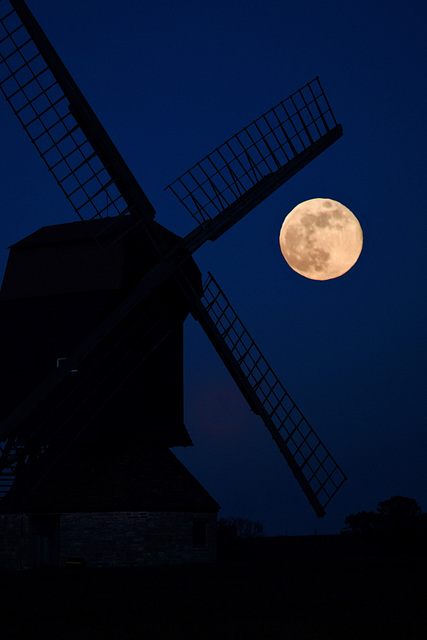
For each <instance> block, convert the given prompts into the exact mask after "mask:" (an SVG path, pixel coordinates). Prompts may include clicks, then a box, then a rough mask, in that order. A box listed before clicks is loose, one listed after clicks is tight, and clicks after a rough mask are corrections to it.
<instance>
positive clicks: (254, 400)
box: [201, 274, 346, 517]
mask: <svg viewBox="0 0 427 640" xmlns="http://www.w3.org/2000/svg"><path fill="white" fill-rule="evenodd" d="M201 303H202V305H203V307H204V309H205V311H206V312H207V314H208V316H209V318H210V319H211V321H212V323H213V325H214V326H215V330H216V331H217V332H218V334H219V336H220V339H221V340H222V341H223V343H224V345H225V346H226V350H225V352H224V351H223V352H222V354H221V357H222V358H223V360H224V363H225V364H226V366H227V367H228V368H229V369H230V372H231V373H232V374H235V373H236V368H237V369H238V370H240V372H241V374H242V376H241V385H242V386H243V388H242V391H243V393H244V395H245V396H246V398H247V400H248V402H249V404H250V405H251V406H252V408H253V410H254V411H255V412H256V413H259V415H260V416H261V418H262V419H263V421H264V423H265V425H266V426H267V428H268V430H269V431H270V434H271V436H272V437H273V439H274V440H275V442H276V444H277V445H278V447H279V449H280V451H281V453H282V454H283V456H284V457H285V459H286V461H287V462H288V464H289V466H290V468H291V470H292V472H293V473H294V475H295V477H296V479H297V480H298V482H299V483H300V485H301V487H302V489H303V491H304V493H305V494H306V496H307V498H308V499H309V501H310V503H311V504H312V506H313V508H314V509H315V511H316V513H317V515H319V516H320V517H321V516H323V515H324V514H325V507H326V505H327V504H328V503H329V502H330V500H331V499H332V498H333V497H334V495H335V494H336V493H337V491H338V489H339V488H340V487H341V485H342V484H343V483H344V482H345V480H346V476H345V475H344V473H343V471H342V470H341V468H340V467H339V466H338V464H337V463H336V461H335V460H334V458H333V457H332V456H331V454H330V453H329V451H328V450H327V449H326V447H325V445H324V444H323V443H322V442H321V440H320V438H319V437H318V436H317V434H316V433H315V432H314V431H313V429H312V427H311V425H310V424H309V422H308V420H307V419H306V418H305V417H304V415H303V414H302V413H301V411H300V410H299V409H298V407H297V405H296V404H295V402H294V401H293V400H292V398H291V396H290V395H289V393H288V392H287V391H286V389H285V388H284V386H283V385H282V383H281V382H280V380H279V379H278V377H277V376H276V374H275V373H274V371H273V370H272V368H271V367H270V365H269V364H268V362H267V360H266V359H265V358H264V356H263V355H262V353H261V351H260V350H259V349H258V347H257V346H256V344H255V342H254V340H253V339H252V337H251V336H250V335H249V333H248V331H247V330H246V328H245V327H244V325H243V324H242V322H241V321H240V319H239V318H238V316H237V314H236V312H235V311H234V309H233V308H232V306H231V304H230V303H229V301H228V299H227V298H226V296H225V294H224V293H223V291H222V290H221V289H220V287H219V285H218V283H217V282H216V280H215V279H214V278H213V276H212V274H209V277H208V280H207V281H206V283H205V285H204V291H203V296H202V298H201ZM211 330H212V327H211ZM233 369H234V371H233ZM246 384H247V385H248V386H247V387H246ZM245 387H246V388H245Z"/></svg>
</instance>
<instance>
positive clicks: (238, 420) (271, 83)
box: [0, 0, 427, 535]
mask: <svg viewBox="0 0 427 640" xmlns="http://www.w3.org/2000/svg"><path fill="white" fill-rule="evenodd" d="M28 5H29V7H30V8H31V9H32V10H33V12H34V13H35V15H36V18H37V19H38V20H39V22H40V23H41V25H42V27H43V28H44V30H45V31H46V33H47V35H48V37H49V38H50V40H51V41H52V43H53V45H54V46H55V47H56V49H57V50H58V53H59V54H60V56H61V57H62V59H63V61H64V62H65V64H66V65H67V67H68V68H69V70H70V72H71V73H72V75H73V76H74V79H75V80H76V81H77V83H78V84H79V86H80V88H81V89H82V91H83V93H84V94H85V96H86V98H87V99H88V101H89V102H90V104H91V106H92V107H93V109H94V110H95V112H96V113H97V115H98V117H99V118H100V120H101V122H102V123H103V125H104V127H105V128H106V129H107V131H108V133H109V134H110V136H111V137H112V139H113V141H114V142H115V143H116V145H117V147H118V149H119V150H120V152H121V153H122V155H123V156H124V158H125V160H126V161H127V162H128V164H129V166H130V168H131V169H132V171H133V172H134V174H135V175H136V177H137V179H138V180H139V181H140V183H141V186H142V188H143V189H144V190H145V192H146V193H147V195H148V197H149V199H150V200H151V202H152V203H153V205H154V206H155V208H156V209H157V212H158V214H157V220H158V222H160V223H161V224H163V225H165V226H166V227H168V228H170V229H172V230H173V231H175V232H176V233H179V234H185V233H187V232H188V231H190V230H191V229H192V228H193V221H192V219H191V217H190V216H189V214H188V213H187V212H186V210H185V209H184V208H183V207H182V206H181V205H180V204H179V203H178V202H177V201H175V200H174V197H173V195H172V194H170V193H169V192H165V191H164V187H165V186H166V185H167V184H169V183H170V182H172V181H173V180H174V179H175V178H176V177H177V176H178V175H180V174H181V173H183V172H184V171H186V170H187V169H188V168H190V167H191V166H192V165H193V164H194V163H195V162H197V161H198V160H200V159H201V158H202V157H203V156H205V155H206V154H207V153H209V152H210V151H212V150H213V149H214V148H215V147H216V146H218V145H219V144H221V143H222V142H223V141H224V140H225V139H226V138H229V137H230V136H232V135H233V134H234V133H236V132H237V131H238V130H240V129H241V128H242V127H243V126H245V125H247V124H249V123H250V122H251V121H252V120H253V119H255V118H256V117H258V116H259V115H261V114H262V113H263V112H265V111H267V110H268V109H270V108H271V107H273V106H274V105H276V104H277V103H278V102H279V101H280V100H282V99H284V98H286V97H287V96H288V95H289V94H290V93H292V92H294V91H295V90H296V89H298V88H299V87H301V86H302V85H304V84H305V83H306V82H308V81H309V80H312V79H313V78H314V77H315V76H317V75H318V76H319V77H320V81H321V83H322V85H323V87H324V90H325V93H326V95H327V97H328V99H329V102H330V104H331V107H332V109H333V111H334V113H335V116H336V118H337V120H338V122H340V123H341V124H342V125H343V129H344V136H343V137H342V138H341V139H340V140H338V141H337V142H336V143H335V144H334V145H333V146H332V147H330V148H329V149H328V150H326V151H325V152H324V153H323V154H322V155H321V156H320V157H319V158H317V159H316V160H314V161H313V162H312V163H311V164H310V165H309V166H308V167H306V168H305V169H304V170H303V171H301V172H300V173H299V174H298V175H297V176H296V177H294V178H293V179H292V180H291V181H290V182H289V183H287V184H286V185H284V186H283V187H281V189H280V190H279V191H277V192H276V193H275V194H274V195H273V196H271V197H270V198H268V199H267V201H265V202H264V203H263V204H262V205H261V206H259V207H258V208H257V209H256V210H254V211H253V212H252V213H250V214H249V215H248V216H247V217H246V218H245V219H244V220H242V221H241V222H239V223H238V224H237V225H236V226H235V227H234V228H233V229H231V230H230V231H228V232H227V233H226V234H225V236H223V237H222V238H220V239H218V240H217V241H216V242H215V243H209V245H207V246H204V247H202V248H201V249H200V250H199V251H198V252H197V253H196V254H195V259H196V261H197V263H198V265H199V267H200V269H201V270H202V272H203V273H204V274H206V272H207V270H210V271H212V273H213V275H214V276H215V278H216V279H217V280H218V281H219V283H220V285H221V287H222V288H223V289H224V291H225V293H226V295H227V296H228V297H229V299H230V301H231V303H232V305H233V306H234V308H235V310H236V311H237V313H238V314H239V316H240V318H241V320H242V321H243V323H244V324H245V325H246V327H247V329H248V331H249V333H250V334H251V335H252V337H253V338H254V339H255V342H256V343H257V345H258V346H259V348H260V349H261V351H262V352H263V354H264V356H265V357H266V358H267V360H268V361H269V363H270V365H271V366H272V368H273V369H274V371H275V372H276V373H277V375H278V376H279V378H280V379H281V381H282V383H283V384H284V386H285V388H286V389H287V390H288V392H289V393H290V395H291V396H292V397H293V399H294V400H295V401H296V402H297V404H298V406H299V408H300V409H301V410H302V412H303V413H304V415H305V416H306V417H307V419H308V420H309V422H310V423H311V425H312V426H313V428H314V429H315V431H316V432H317V434H318V435H319V436H320V438H321V439H322V440H323V442H324V443H325V445H326V446H327V447H328V449H329V450H330V451H331V453H332V455H334V457H335V458H336V459H337V461H338V462H339V464H340V465H341V466H342V468H343V469H344V471H345V473H346V474H347V476H348V481H347V483H346V484H345V485H344V487H343V488H342V489H341V491H340V492H339V494H338V495H337V496H336V497H335V499H334V500H333V502H331V504H330V505H329V507H328V510H327V515H326V517H325V518H323V519H322V520H319V519H318V518H317V517H316V516H315V514H314V512H313V511H312V508H311V507H310V505H309V504H308V502H307V500H306V498H305V496H304V495H303V493H302V491H301V489H300V487H299V485H298V484H297V482H296V481H295V480H294V478H293V476H292V474H291V472H290V471H289V469H288V468H287V465H286V463H285V461H284V459H283V458H282V456H281V454H280V453H279V451H278V450H277V449H276V446H275V444H274V443H273V441H272V439H271V437H270V435H269V434H268V432H267V430H266V428H265V426H264V425H263V423H262V421H261V420H260V419H259V418H257V417H256V416H254V415H253V414H251V412H250V410H249V408H248V407H247V405H246V402H245V401H244V399H243V398H242V397H241V396H240V394H239V391H238V390H237V387H236V386H235V384H234V382H233V380H232V379H231V378H230V376H229V374H228V373H227V371H226V370H225V368H224V366H223V365H222V363H221V362H220V361H219V358H218V356H217V355H216V353H215V351H214V350H213V347H212V346H211V344H210V342H209V341H208V340H207V338H206V337H205V336H204V334H203V332H202V331H201V329H200V328H199V326H198V325H196V323H195V322H194V321H193V320H192V319H191V318H189V319H188V321H187V323H186V329H185V338H186V347H185V357H186V362H185V375H186V383H185V386H186V396H185V407H186V425H187V428H188V430H189V432H190V435H191V436H192V439H193V442H194V444H195V446H194V447H193V448H191V449H190V448H189V449H187V450H184V451H178V450H174V451H175V453H176V454H177V455H178V457H179V458H180V459H181V460H182V461H183V462H184V463H185V464H186V466H187V467H188V468H189V469H190V471H192V472H193V473H194V475H195V476H196V477H197V478H198V479H199V480H200V481H201V483H202V484H203V485H204V486H205V487H206V489H207V490H208V491H209V492H210V493H211V494H212V496H213V497H214V498H215V499H216V500H217V501H218V502H219V503H220V504H221V506H222V511H221V512H220V516H224V517H226V516H231V515H238V516H244V517H248V518H250V519H253V520H259V521H261V522H262V523H263V525H264V527H265V530H266V532H267V533H268V534H270V535H276V534H289V535H291V534H312V533H314V532H315V531H317V532H318V533H334V532H338V531H340V529H341V528H342V526H343V523H344V518H345V516H346V515H347V514H349V513H353V512H356V511H360V510H363V509H366V510H370V509H375V508H376V505H377V503H378V501H380V500H385V499H388V498H389V497H391V496H392V495H396V494H400V495H405V496H409V497H412V498H415V499H416V500H417V501H418V502H419V504H420V506H421V507H422V508H423V509H424V510H427V463H426V457H427V431H426V417H427V405H426V396H427V393H426V386H427V385H426V382H427V368H426V356H427V343H426V339H425V327H426V325H427V301H426V294H425V281H426V275H427V251H426V237H427V215H426V211H425V202H426V197H425V194H423V191H422V189H423V186H422V185H423V183H424V182H425V174H426V169H427V167H426V164H427V163H426V149H427V135H426V124H425V122H426V113H427V104H426V103H427V86H426V83H425V77H426V62H427V51H426V48H427V47H426V44H425V25H426V23H427V7H426V5H425V2H422V1H421V0H409V1H408V2H392V1H390V0H389V1H387V2H386V1H385V0H377V1H376V2H375V3H373V2H372V0H371V1H369V2H368V1H366V0H358V2H342V0H341V1H340V2H338V1H335V0H329V1H328V0H325V1H324V2H321V3H320V2H318V1H317V0H311V1H308V0H295V1H292V0H291V1H289V2H286V3H285V2H283V1H282V0H245V1H243V0H212V1H211V0H207V1H202V2H201V1H200V0H197V1H196V0H182V1H181V2H176V0H163V1H162V0H157V1H154V0H146V1H141V2H134V0H121V1H120V2H118V1H117V0H102V1H101V0H91V2H87V0H73V2H72V3H71V2H69V3H58V2H55V1H54V0H38V1H37V2H36V1H35V0H28ZM0 135H1V138H0V139H1V146H0V176H1V178H0V207H1V213H0V233H1V243H0V270H1V272H3V269H4V266H5V263H6V259H7V247H8V246H9V245H10V244H12V243H13V242H16V241H17V240H19V239H20V238H22V237H24V236H25V235H28V234H29V233H31V232H33V231H34V230H36V229H37V228H39V227H41V226H43V225H47V224H56V223H59V222H68V221H72V220H74V219H75V218H74V212H73V211H72V210H71V209H70V208H69V205H68V204H67V203H66V202H65V201H64V199H63V197H62V194H61V193H60V190H59V188H58V187H57V186H56V185H55V184H54V182H53V179H52V178H51V176H50V175H49V174H48V172H47V170H46V168H45V167H44V165H43V163H42V162H41V161H40V159H39V158H38V157H37V154H36V152H35V150H34V149H33V148H32V146H31V144H30V142H29V140H27V138H26V135H25V133H24V132H23V131H21V128H20V125H19V123H18V122H17V121H15V119H14V117H13V115H12V113H11V112H10V110H9V107H8V105H7V104H6V103H5V101H4V100H0ZM315 197H327V198H332V199H334V200H339V201H341V202H342V203H343V204H345V205H346V206H347V207H348V208H349V209H351V210H352V211H353V213H354V214H355V215H356V216H357V218H358V219H359V221H360V223H361V225H362V228H363V232H364V248H363V252H362V254H361V257H360V259H359V261H358V262H357V264H356V266H355V267H354V268H353V269H352V270H351V271H350V272H349V273H347V274H346V275H344V276H342V277H341V278H338V279H335V280H331V281H328V282H314V281H311V280H307V279H305V278H303V277H302V276H300V275H298V274H296V273H295V272H294V271H292V270H291V269H290V268H289V267H288V266H287V264H286V263H285V261H284V260H283V258H282V256H281V254H280V251H279V247H278V235H279V231H280V227H281V224H282V221H283V219H284V217H285V215H286V214H287V213H288V212H289V211H290V210H291V209H292V208H293V207H294V206H295V205H296V204H298V203H299V202H301V201H303V200H307V199H309V198H315Z"/></svg>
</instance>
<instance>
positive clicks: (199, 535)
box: [193, 520, 207, 547]
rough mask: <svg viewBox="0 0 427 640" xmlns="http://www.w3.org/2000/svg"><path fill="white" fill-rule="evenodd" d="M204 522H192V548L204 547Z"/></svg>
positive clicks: (205, 525) (205, 524)
mask: <svg viewBox="0 0 427 640" xmlns="http://www.w3.org/2000/svg"><path fill="white" fill-rule="evenodd" d="M206 529H207V522H206V520H193V547H206Z"/></svg>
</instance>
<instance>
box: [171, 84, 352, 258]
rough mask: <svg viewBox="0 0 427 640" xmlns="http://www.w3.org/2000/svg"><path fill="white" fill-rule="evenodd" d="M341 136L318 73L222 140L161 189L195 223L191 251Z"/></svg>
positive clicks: (239, 217)
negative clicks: (207, 153) (190, 216)
mask: <svg viewBox="0 0 427 640" xmlns="http://www.w3.org/2000/svg"><path fill="white" fill-rule="evenodd" d="M341 135H342V127H341V125H339V124H337V122H336V120H335V116H334V114H333V113H332V109H331V107H330V106H329V103H328V100H327V98H326V96H325V93H324V91H323V88H322V86H321V84H320V81H319V78H315V79H314V80H312V81H311V82H309V83H307V84H306V85H305V86H304V87H302V88H301V89H299V90H298V91H296V92H295V93H293V94H292V95H290V96H289V97H288V98H287V99H286V100H283V101H282V102H280V103H279V104H278V105H277V106H276V107H274V108H273V109H270V111H268V112H267V113H264V114H263V115H262V116H261V117H260V118H257V119H256V120H254V122H252V123H251V124H250V125H248V126H247V127H245V128H244V129H242V130H241V131H239V133H237V134H236V135H235V136H233V137H232V138H230V139H229V140H226V142H224V143H223V144H222V145H221V146H219V147H218V148H217V149H215V151H213V152H212V153H210V154H209V155H207V156H206V157H205V158H203V160H201V161H200V162H198V163H197V164H196V165H194V167H192V168H191V169H190V170H189V171H187V172H186V173H185V174H183V175H182V176H180V177H179V178H177V179H176V180H175V181H174V182H172V183H171V184H170V185H169V186H168V187H166V188H167V189H169V190H170V191H172V193H173V194H174V195H175V196H176V197H177V198H178V200H179V201H180V202H181V204H183V205H184V207H185V208H186V209H187V210H188V211H189V212H190V214H191V215H192V216H193V218H194V219H195V220H196V222H197V223H198V224H199V225H200V227H199V228H198V229H196V230H195V231H194V233H193V234H189V236H188V239H187V246H188V248H189V249H190V251H194V250H195V249H196V248H198V246H200V244H202V243H203V242H204V241H205V240H207V239H209V240H215V239H216V238H218V237H219V236H220V235H221V234H223V233H224V232H225V231H227V229H229V228H230V227H231V226H232V225H234V224H235V223H236V222H238V221H239V220H240V219H241V218H243V216H245V215H246V214H247V213H249V212H250V211H251V210H252V209H254V208H255V207H256V206H257V205H258V204H260V203H261V202H262V201H263V200H265V198H267V197H268V196H269V195H271V194H272V193H273V192H274V191H275V190H276V189H278V188H279V187H280V186H281V185H282V184H284V183H285V182H286V181H287V180H289V179H290V178H291V177H292V176H294V175H295V174H296V173H297V172H298V171H300V170H301V169H302V168H303V167H305V166H306V165H307V164H308V163H309V162H311V160H313V159H314V158H315V157H316V156H318V155H319V154H320V153H321V152H322V151H324V150H325V149H326V148H327V147H329V146H330V145H331V144H332V143H333V142H335V141H336V140H337V139H338V138H339V137H340V136H341Z"/></svg>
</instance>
